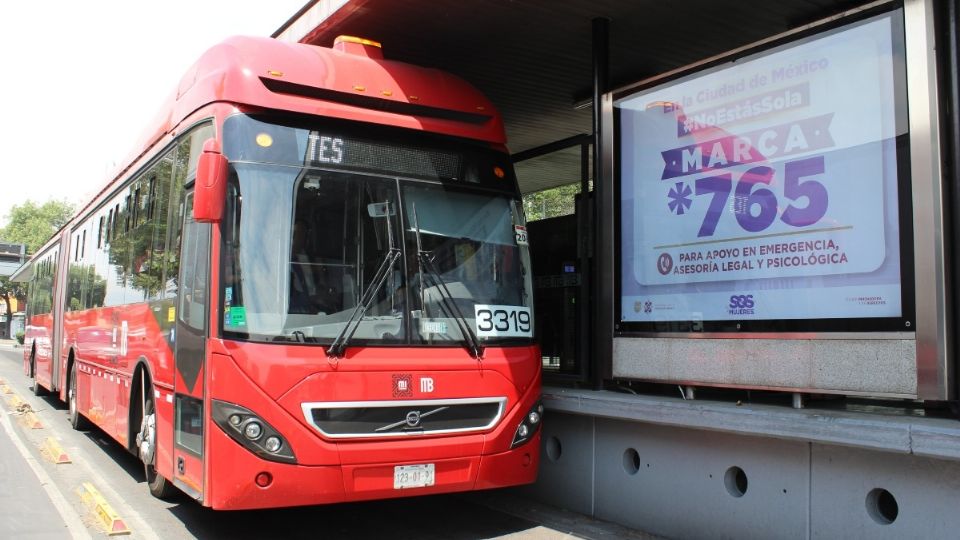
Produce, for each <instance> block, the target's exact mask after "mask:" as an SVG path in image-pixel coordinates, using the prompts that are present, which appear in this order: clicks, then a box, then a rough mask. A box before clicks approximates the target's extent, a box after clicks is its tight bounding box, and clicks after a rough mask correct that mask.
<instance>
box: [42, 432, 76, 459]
mask: <svg viewBox="0 0 960 540" xmlns="http://www.w3.org/2000/svg"><path fill="white" fill-rule="evenodd" d="M40 455H42V456H43V457H44V458H46V460H47V461H50V462H52V463H54V464H56V465H60V464H63V463H73V462H72V461H70V456H68V455H67V453H66V452H65V451H64V450H63V447H62V446H60V441H58V440H56V439H54V438H53V437H47V438H46V439H44V440H43V444H42V445H40Z"/></svg>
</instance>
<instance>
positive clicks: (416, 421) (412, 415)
mask: <svg viewBox="0 0 960 540" xmlns="http://www.w3.org/2000/svg"><path fill="white" fill-rule="evenodd" d="M449 408H450V406H449V405H447V406H444V407H437V408H436V409H431V410H429V411H427V412H420V411H409V412H407V415H406V417H404V419H403V420H400V421H399V422H394V423H392V424H387V425H385V426H381V427H378V428H377V429H375V430H374V431H375V432H376V433H383V432H384V431H391V430H394V429H397V428H399V427H404V428H414V429H415V428H421V429H422V428H423V426H422V425H420V422H422V421H423V419H424V418H426V417H428V416H430V415H433V414H437V413H438V412H443V411H445V410H447V409H449Z"/></svg>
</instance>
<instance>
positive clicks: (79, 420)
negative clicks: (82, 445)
mask: <svg viewBox="0 0 960 540" xmlns="http://www.w3.org/2000/svg"><path fill="white" fill-rule="evenodd" d="M34 380H36V379H34ZM67 406H68V407H69V412H68V416H69V418H70V425H71V426H73V429H76V430H84V429H86V428H87V419H86V418H84V417H83V415H82V414H80V410H79V409H78V408H77V363H76V362H74V363H73V364H72V365H71V366H70V381H69V382H68V383H67Z"/></svg>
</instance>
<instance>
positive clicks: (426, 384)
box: [420, 377, 433, 394]
mask: <svg viewBox="0 0 960 540" xmlns="http://www.w3.org/2000/svg"><path fill="white" fill-rule="evenodd" d="M420 391H421V392H423V393H424V394H429V393H430V392H433V378H432V377H421V378H420Z"/></svg>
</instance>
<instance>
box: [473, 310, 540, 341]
mask: <svg viewBox="0 0 960 540" xmlns="http://www.w3.org/2000/svg"><path fill="white" fill-rule="evenodd" d="M473 311H474V315H475V317H476V324H477V337H531V336H533V321H532V318H531V317H530V308H528V307H523V306H494V305H488V304H475V305H474V307H473Z"/></svg>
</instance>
